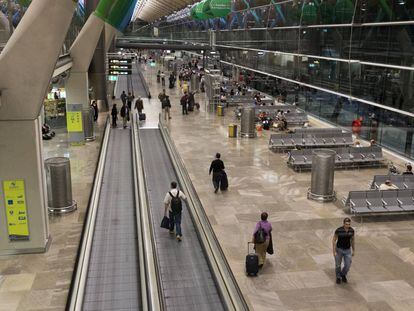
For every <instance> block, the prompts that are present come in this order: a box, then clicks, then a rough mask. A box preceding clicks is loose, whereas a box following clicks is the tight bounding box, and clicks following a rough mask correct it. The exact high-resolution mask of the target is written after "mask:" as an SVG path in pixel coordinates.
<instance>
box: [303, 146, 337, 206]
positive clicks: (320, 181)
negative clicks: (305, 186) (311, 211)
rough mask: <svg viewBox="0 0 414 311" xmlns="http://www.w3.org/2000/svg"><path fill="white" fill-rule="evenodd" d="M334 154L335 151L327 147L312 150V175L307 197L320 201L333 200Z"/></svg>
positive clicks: (334, 196)
mask: <svg viewBox="0 0 414 311" xmlns="http://www.w3.org/2000/svg"><path fill="white" fill-rule="evenodd" d="M335 156H336V152H335V151H334V150H329V149H315V150H314V151H313V152H312V177H311V187H310V188H309V190H308V199H312V200H315V201H320V202H329V201H333V200H335V198H336V194H335V191H334V172H335Z"/></svg>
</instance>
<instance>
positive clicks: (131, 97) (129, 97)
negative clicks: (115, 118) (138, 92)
mask: <svg viewBox="0 0 414 311" xmlns="http://www.w3.org/2000/svg"><path fill="white" fill-rule="evenodd" d="M134 97H135V96H134V95H132V94H131V92H128V96H127V105H128V109H129V111H131V110H132V101H133V100H134Z"/></svg>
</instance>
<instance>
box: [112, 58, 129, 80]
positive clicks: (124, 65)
mask: <svg viewBox="0 0 414 311" xmlns="http://www.w3.org/2000/svg"><path fill="white" fill-rule="evenodd" d="M108 74H110V75H112V76H120V75H130V74H132V59H131V58H116V57H109V58H108Z"/></svg>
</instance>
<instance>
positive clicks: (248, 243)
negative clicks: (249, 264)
mask: <svg viewBox="0 0 414 311" xmlns="http://www.w3.org/2000/svg"><path fill="white" fill-rule="evenodd" d="M250 244H254V243H253V242H247V254H249V245H250Z"/></svg>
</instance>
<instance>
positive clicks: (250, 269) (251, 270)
mask: <svg viewBox="0 0 414 311" xmlns="http://www.w3.org/2000/svg"><path fill="white" fill-rule="evenodd" d="M249 244H253V243H252V242H248V243H247V256H246V274H247V275H248V276H257V273H259V256H257V254H255V253H249Z"/></svg>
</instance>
